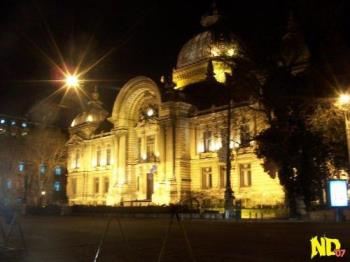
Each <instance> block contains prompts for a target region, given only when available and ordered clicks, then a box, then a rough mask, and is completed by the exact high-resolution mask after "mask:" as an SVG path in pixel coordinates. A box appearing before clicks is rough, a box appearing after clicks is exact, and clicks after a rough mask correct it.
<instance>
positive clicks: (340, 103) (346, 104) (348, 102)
mask: <svg viewBox="0 0 350 262" xmlns="http://www.w3.org/2000/svg"><path fill="white" fill-rule="evenodd" d="M335 105H336V107H338V108H339V109H340V110H342V111H343V112H344V121H345V131H346V142H347V149H348V167H350V122H349V121H350V116H349V110H350V95H349V94H345V93H344V94H341V95H339V97H338V99H337V101H336V103H335Z"/></svg>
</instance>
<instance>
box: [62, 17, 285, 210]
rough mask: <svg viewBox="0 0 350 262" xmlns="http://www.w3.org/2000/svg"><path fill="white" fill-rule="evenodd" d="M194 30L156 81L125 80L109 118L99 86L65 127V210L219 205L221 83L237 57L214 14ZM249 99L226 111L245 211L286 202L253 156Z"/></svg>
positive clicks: (257, 126)
mask: <svg viewBox="0 0 350 262" xmlns="http://www.w3.org/2000/svg"><path fill="white" fill-rule="evenodd" d="M201 24H202V25H203V27H204V30H203V32H202V33H200V34H198V35H196V36H195V37H193V38H192V39H190V40H189V41H188V42H187V43H186V44H185V45H184V46H183V47H182V49H181V51H180V53H179V55H178V59H177V64H176V67H175V68H174V70H173V72H172V75H171V76H169V77H164V78H163V79H162V81H161V83H159V84H156V83H155V82H154V81H153V80H151V79H150V78H148V77H145V76H138V77H135V78H133V79H131V80H129V81H128V82H127V83H126V84H125V85H124V86H123V87H122V89H121V90H120V91H119V93H118V95H117V97H116V100H115V103H114V107H113V110H112V112H111V113H109V112H107V111H106V110H104V109H103V106H102V103H101V102H100V100H99V96H98V93H97V90H96V89H95V91H94V92H93V93H92V96H91V99H90V101H89V103H88V105H87V107H86V110H85V111H84V112H82V113H81V114H79V115H78V116H77V117H76V118H75V119H74V120H73V121H72V124H71V127H70V139H69V142H68V149H69V150H68V151H69V152H68V153H69V160H68V184H67V194H68V198H69V203H70V204H72V205H73V204H83V205H120V204H122V203H123V204H124V205H127V204H130V203H132V204H134V203H151V204H156V205H158V204H160V205H162V204H170V203H183V202H184V201H186V199H188V198H190V197H198V199H199V198H200V199H202V200H203V201H206V204H208V203H209V204H210V205H213V206H222V205H223V198H224V191H225V186H226V185H225V184H226V178H225V177H226V164H225V162H226V160H225V157H223V156H222V155H225V150H224V148H225V146H224V145H227V142H225V141H227V139H226V138H225V135H226V134H227V133H228V132H227V131H228V130H227V123H228V116H227V113H228V101H229V100H228V99H227V97H228V88H232V89H231V90H233V92H234V87H228V85H227V84H225V79H226V77H228V75H230V74H232V73H233V74H234V72H232V70H231V69H232V68H234V67H233V66H231V64H230V61H232V60H233V59H232V58H233V57H237V56H243V55H244V53H243V48H242V44H241V42H240V41H238V40H237V38H236V36H235V35H233V34H232V33H231V32H229V31H228V30H226V29H225V27H224V24H223V23H222V20H221V17H220V16H219V15H218V14H217V11H215V10H214V11H213V13H212V14H211V15H208V16H206V17H203V18H202V21H201ZM245 101H250V102H245ZM252 101H253V100H251V99H250V100H249V99H247V100H242V101H236V100H235V103H234V105H233V106H232V110H231V116H232V120H231V132H230V133H231V137H230V147H231V149H232V150H230V151H231V152H232V159H231V164H232V165H231V166H232V168H231V180H232V189H233V191H234V195H235V198H236V199H240V200H242V204H243V205H245V206H257V205H261V204H264V205H277V204H283V203H284V192H283V189H282V187H281V186H280V183H279V180H278V178H271V177H270V176H269V175H268V174H267V173H265V172H264V169H263V167H262V165H261V164H262V160H261V159H258V158H257V156H256V155H255V153H254V152H255V150H254V147H255V144H254V141H253V140H252V138H253V137H254V136H255V135H256V134H258V133H259V132H261V130H263V129H264V128H266V126H267V124H266V120H265V116H264V115H263V114H262V113H261V112H260V111H259V110H256V109H257V107H259V105H258V104H257V103H255V102H252ZM226 137H227V136H226ZM226 148H227V146H226ZM226 152H227V151H226Z"/></svg>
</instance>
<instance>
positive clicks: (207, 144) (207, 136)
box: [203, 131, 212, 152]
mask: <svg viewBox="0 0 350 262" xmlns="http://www.w3.org/2000/svg"><path fill="white" fill-rule="evenodd" d="M211 144H212V133H211V131H204V133H203V145H204V152H210V151H211V149H212V145H211Z"/></svg>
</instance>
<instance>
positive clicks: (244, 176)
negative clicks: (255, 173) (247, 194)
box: [239, 164, 252, 187]
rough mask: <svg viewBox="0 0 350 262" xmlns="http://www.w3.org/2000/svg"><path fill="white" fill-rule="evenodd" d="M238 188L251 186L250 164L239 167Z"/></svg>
mask: <svg viewBox="0 0 350 262" xmlns="http://www.w3.org/2000/svg"><path fill="white" fill-rule="evenodd" d="M239 173H240V175H239V178H240V187H249V186H251V185H252V172H251V167H250V164H240V165H239Z"/></svg>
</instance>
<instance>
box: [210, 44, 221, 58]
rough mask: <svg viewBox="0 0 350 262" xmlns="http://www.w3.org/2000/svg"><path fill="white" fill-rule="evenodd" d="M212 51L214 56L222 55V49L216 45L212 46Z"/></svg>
mask: <svg viewBox="0 0 350 262" xmlns="http://www.w3.org/2000/svg"><path fill="white" fill-rule="evenodd" d="M210 52H211V54H212V55H213V56H219V55H220V49H219V48H217V47H215V46H214V47H212V48H211V50H210Z"/></svg>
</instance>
